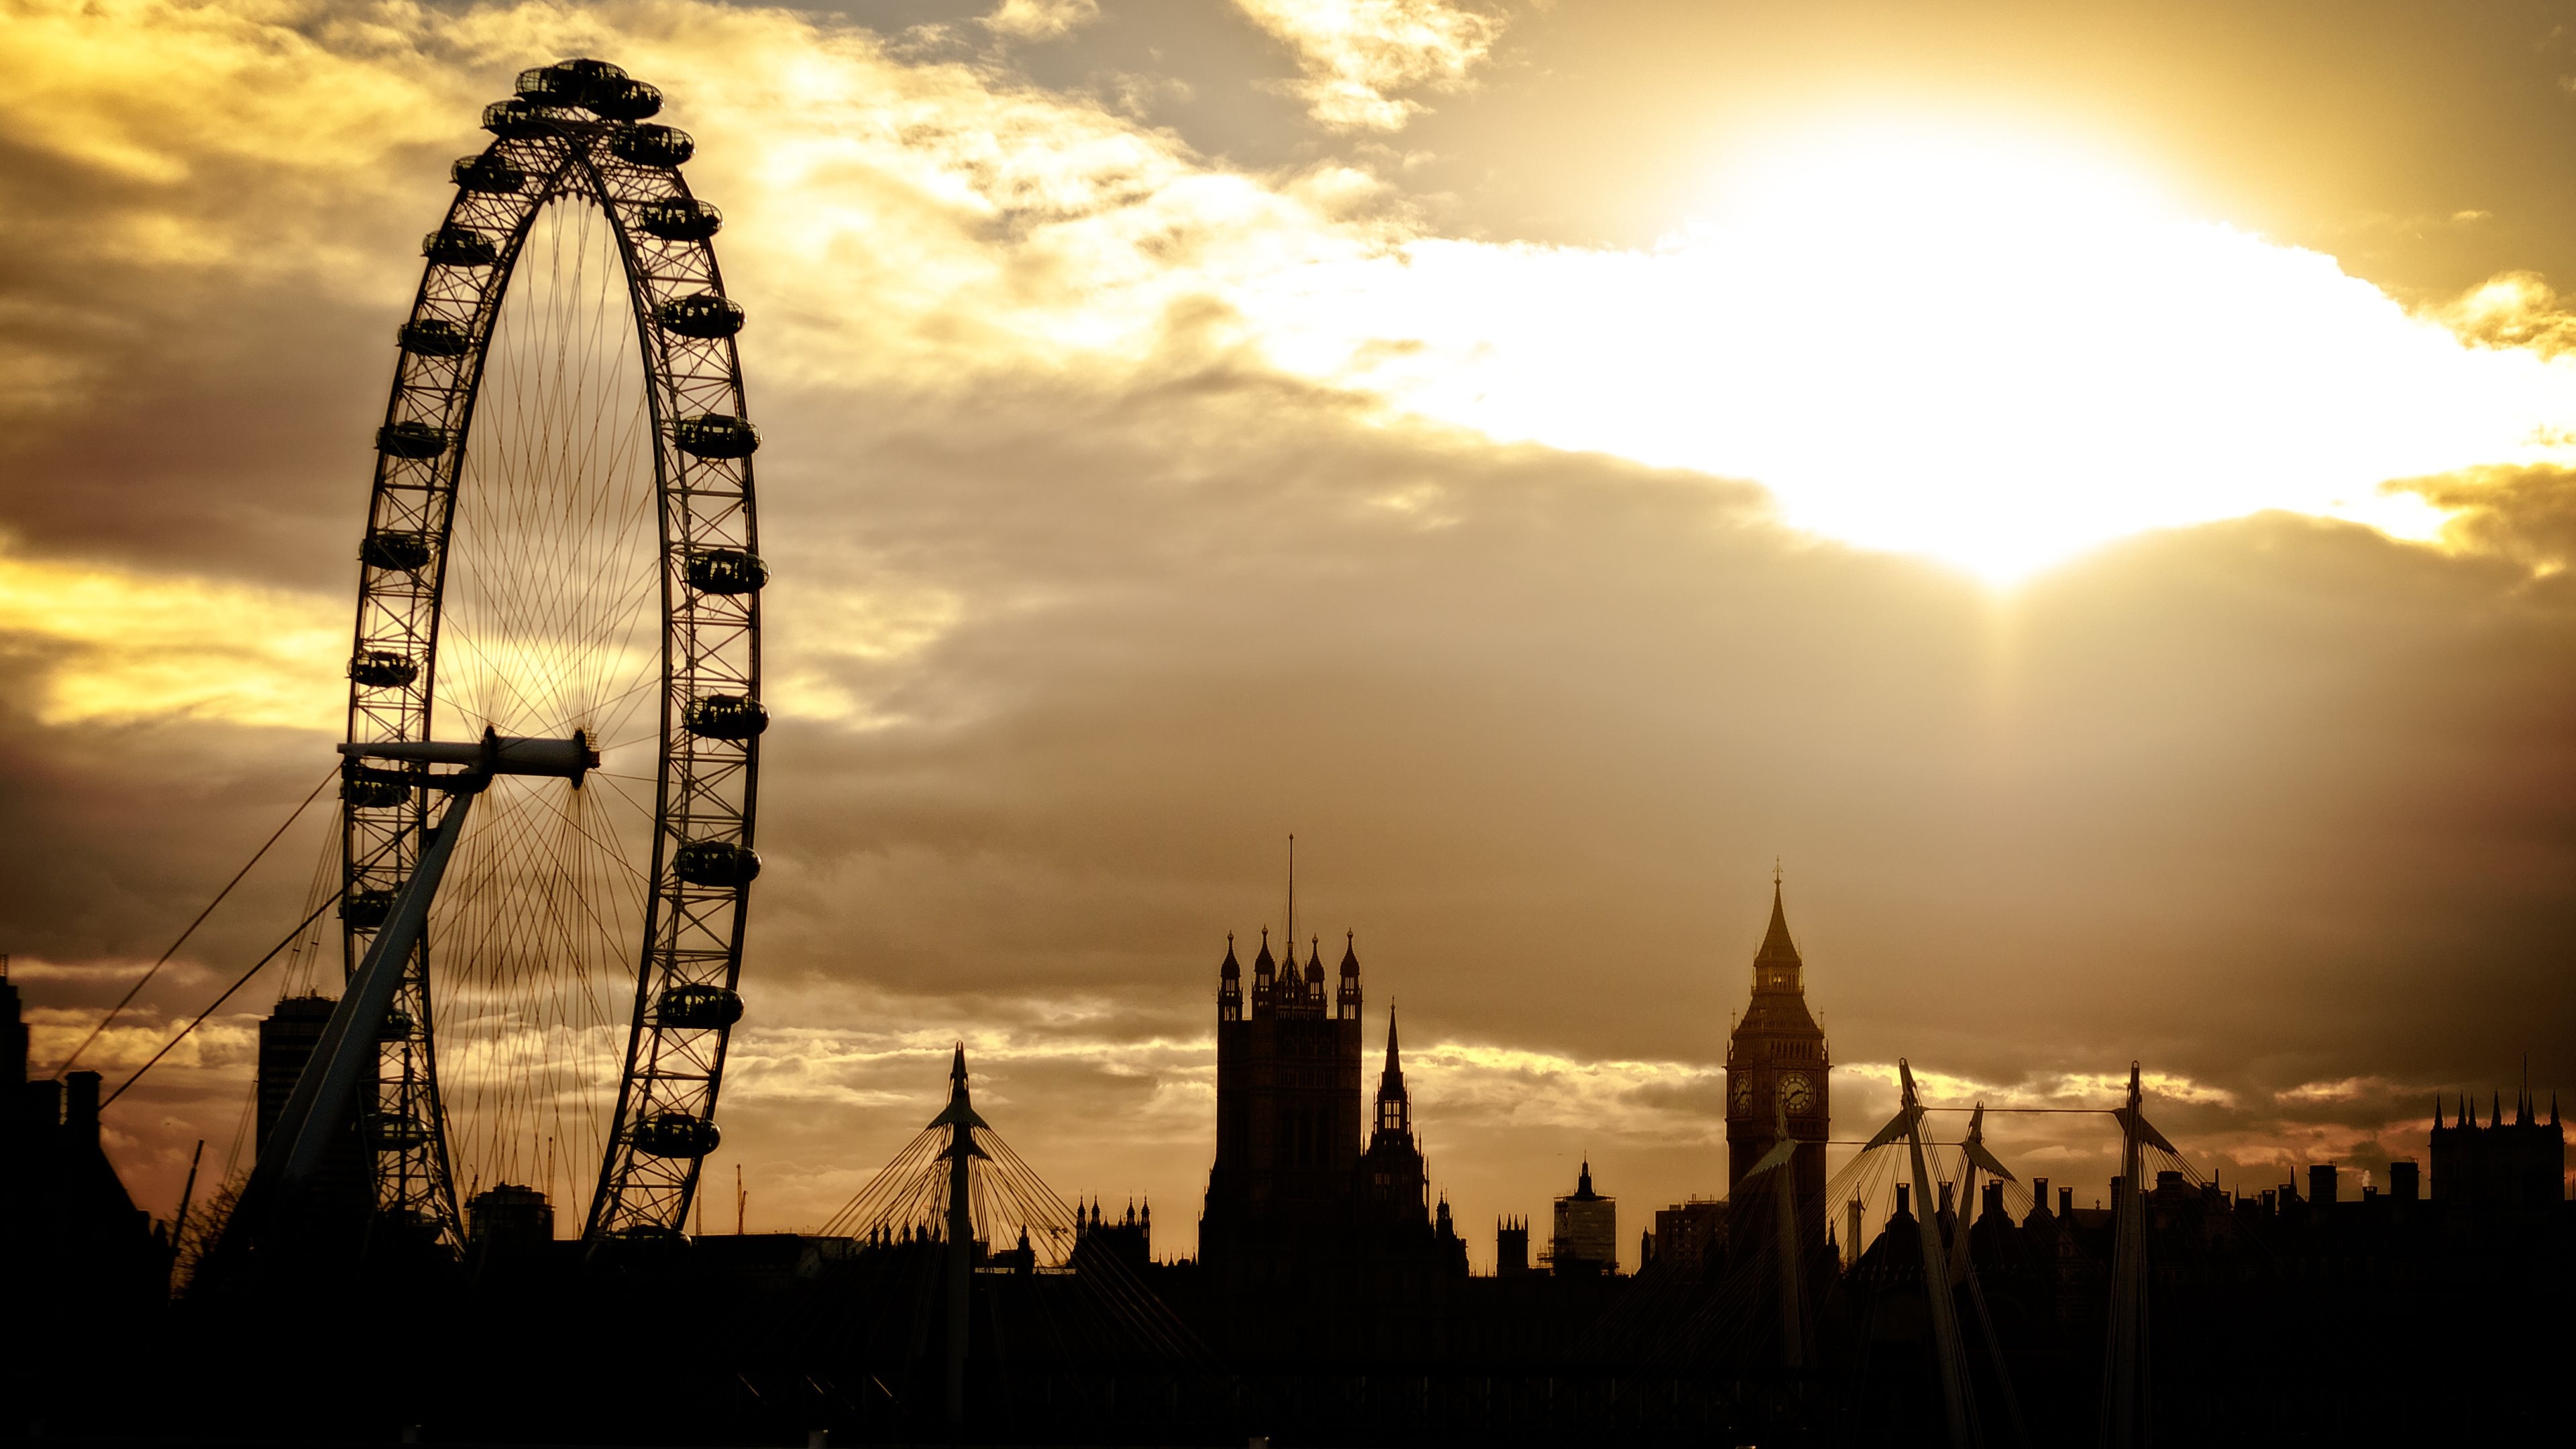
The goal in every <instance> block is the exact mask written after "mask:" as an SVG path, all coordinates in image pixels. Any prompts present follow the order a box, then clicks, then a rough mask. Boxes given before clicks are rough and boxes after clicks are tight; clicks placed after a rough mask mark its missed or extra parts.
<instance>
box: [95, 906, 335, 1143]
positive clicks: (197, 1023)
mask: <svg viewBox="0 0 2576 1449" xmlns="http://www.w3.org/2000/svg"><path fill="white" fill-rule="evenodd" d="M340 895H341V893H340V892H339V891H333V892H332V893H331V898H330V899H329V900H326V901H324V902H323V903H322V904H320V905H318V906H315V907H314V908H313V914H312V915H309V916H306V917H305V918H304V919H303V920H300V921H298V922H296V923H295V929H294V930H292V931H289V932H287V933H286V937H285V939H284V940H281V941H279V942H278V943H277V944H276V945H274V946H271V947H269V948H268V954H267V955H265V956H262V957H260V958H259V960H258V961H256V962H254V963H252V965H251V968H250V969H249V970H248V971H245V972H243V973H242V974H241V976H240V977H239V978H238V979H236V980H235V981H234V982H233V984H232V985H230V986H227V987H225V988H224V994H223V995H221V996H218V997H216V998H215V999H214V1001H213V1002H212V1003H210V1004H209V1005H208V1006H207V1007H206V1009H205V1010H204V1011H201V1012H199V1013H197V1019H196V1020H194V1021H192V1022H189V1023H188V1024H187V1025H186V1026H184V1027H182V1028H180V1029H179V1034H178V1035H177V1036H174V1037H172V1038H170V1039H169V1040H168V1041H166V1042H164V1043H162V1044H161V1050H159V1051H157V1052H154V1053H153V1054H152V1060H150V1061H148V1062H145V1063H144V1064H143V1065H141V1066H139V1067H136V1068H135V1069H134V1075H133V1076H130V1077H128V1078H126V1079H125V1080H124V1082H123V1083H121V1084H120V1085H119V1086H118V1087H117V1089H116V1090H115V1091H113V1092H110V1093H108V1094H107V1096H106V1098H105V1099H104V1100H102V1101H101V1102H100V1103H99V1104H98V1105H99V1106H100V1107H102V1108H104V1107H106V1106H108V1105H110V1104H111V1103H113V1102H115V1100H116V1099H117V1098H119V1097H122V1096H124V1095H125V1089H126V1088H127V1087H131V1086H133V1085H134V1084H135V1083H136V1082H139V1081H142V1080H143V1074H144V1073H145V1072H148V1071H150V1070H152V1069H153V1068H154V1067H155V1066H158V1065H159V1064H160V1062H161V1059H162V1058H163V1057H166V1056H168V1055H169V1054H170V1049H171V1048H172V1047H175V1046H177V1045H178V1044H179V1043H181V1042H183V1041H186V1040H187V1039H188V1033H190V1032H192V1031H195V1030H196V1029H197V1028H198V1027H201V1026H203V1025H205V1024H206V1018H207V1017H210V1016H212V1015H214V1014H215V1009H216V1008H217V1007H220V1006H222V1005H223V1004H224V1003H225V1002H227V1001H230V1000H232V997H233V993H234V992H236V991H239V990H241V989H242V988H243V987H245V986H248V985H249V984H250V979H251V978H252V977H254V976H257V975H258V974H259V973H260V969H261V968H262V967H264V966H266V965H267V964H268V963H269V962H271V961H274V960H276V959H277V953H278V952H280V951H283V950H285V949H286V948H287V947H288V946H291V945H293V944H294V943H295V942H296V941H297V940H298V939H299V938H301V937H302V936H303V935H304V928H305V927H307V926H309V925H312V924H313V923H314V922H315V921H317V920H319V919H321V917H322V913H323V912H324V911H327V910H329V909H331V907H332V906H334V905H336V904H338V902H339V900H340Z"/></svg>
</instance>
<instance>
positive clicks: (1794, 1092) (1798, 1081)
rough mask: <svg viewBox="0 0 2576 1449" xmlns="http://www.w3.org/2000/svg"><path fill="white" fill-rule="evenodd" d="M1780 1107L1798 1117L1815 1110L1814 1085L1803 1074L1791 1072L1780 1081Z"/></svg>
mask: <svg viewBox="0 0 2576 1449" xmlns="http://www.w3.org/2000/svg"><path fill="white" fill-rule="evenodd" d="M1780 1105H1781V1106H1783V1107H1786V1108H1788V1109H1789V1110H1790V1112H1792V1113H1794V1114H1797V1115H1800V1116H1803V1115H1805V1114H1806V1113H1809V1112H1812V1111H1814V1110H1816V1084H1815V1083H1813V1082H1810V1081H1808V1080H1807V1077H1806V1074H1805V1073H1803V1072H1791V1073H1790V1074H1789V1075H1787V1076H1786V1077H1783V1078H1781V1079H1780Z"/></svg>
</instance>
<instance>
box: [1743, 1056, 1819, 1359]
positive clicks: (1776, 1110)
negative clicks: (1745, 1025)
mask: <svg viewBox="0 0 2576 1449" xmlns="http://www.w3.org/2000/svg"><path fill="white" fill-rule="evenodd" d="M1771 1110H1772V1114H1773V1121H1774V1122H1775V1123H1776V1124H1777V1127H1776V1130H1777V1132H1778V1134H1779V1135H1778V1136H1777V1138H1775V1139H1774V1140H1773V1142H1772V1144H1771V1150H1770V1151H1768V1152H1766V1153H1764V1154H1762V1160H1761V1161H1760V1162H1757V1163H1755V1164H1753V1167H1752V1170H1751V1171H1749V1172H1747V1173H1745V1174H1744V1181H1746V1182H1751V1181H1752V1180H1753V1179H1755V1178H1757V1177H1760V1176H1761V1175H1763V1174H1764V1173H1766V1172H1776V1173H1778V1174H1779V1175H1780V1176H1779V1180H1778V1181H1776V1182H1774V1183H1773V1184H1772V1185H1771V1197H1772V1200H1773V1201H1774V1202H1776V1203H1777V1204H1778V1205H1779V1211H1778V1213H1777V1215H1776V1221H1777V1223H1778V1232H1779V1236H1778V1237H1777V1239H1776V1240H1775V1241H1777V1242H1778V1243H1779V1245H1780V1248H1779V1251H1780V1367H1782V1368H1784V1369H1786V1370H1788V1371H1789V1372H1790V1373H1791V1374H1796V1373H1798V1372H1800V1371H1801V1370H1803V1369H1804V1368H1805V1367H1806V1358H1807V1353H1806V1350H1807V1332H1806V1325H1805V1321H1804V1317H1803V1314H1802V1311H1801V1310H1802V1309H1803V1307H1804V1304H1803V1301H1802V1300H1803V1296H1804V1289H1803V1284H1802V1275H1803V1273H1804V1272H1805V1268H1806V1264H1805V1262H1804V1261H1803V1260H1804V1258H1805V1256H1806V1245H1805V1244H1804V1243H1802V1242H1800V1241H1799V1237H1798V1203H1797V1191H1798V1175H1797V1173H1796V1172H1794V1171H1792V1170H1791V1165H1792V1164H1793V1163H1795V1162H1796V1161H1797V1157H1798V1142H1797V1139H1795V1138H1793V1137H1791V1136H1790V1135H1789V1107H1788V1104H1787V1103H1786V1102H1785V1101H1783V1100H1782V1099H1781V1097H1780V1094H1779V1093H1777V1092H1774V1093H1772V1094H1771Z"/></svg>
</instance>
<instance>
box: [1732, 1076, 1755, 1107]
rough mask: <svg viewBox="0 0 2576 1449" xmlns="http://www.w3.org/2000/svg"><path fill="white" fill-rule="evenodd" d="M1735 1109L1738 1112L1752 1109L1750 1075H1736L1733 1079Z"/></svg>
mask: <svg viewBox="0 0 2576 1449" xmlns="http://www.w3.org/2000/svg"><path fill="white" fill-rule="evenodd" d="M1735 1110H1736V1111H1738V1112H1750V1111H1752V1110H1753V1079H1752V1078H1751V1077H1748V1076H1743V1075H1738V1076H1737V1077H1736V1079H1735Z"/></svg>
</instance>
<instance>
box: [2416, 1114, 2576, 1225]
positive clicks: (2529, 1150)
mask: <svg viewBox="0 0 2576 1449" xmlns="http://www.w3.org/2000/svg"><path fill="white" fill-rule="evenodd" d="M2538 1108H2539V1102H2538V1101H2537V1099H2535V1098H2534V1097H2533V1095H2532V1092H2531V1088H2530V1087H2529V1086H2528V1085H2526V1086H2525V1087H2524V1088H2523V1089H2522V1091H2520V1092H2519V1093H2517V1094H2515V1097H2514V1110H2513V1120H2512V1121H2510V1122H2508V1121H2506V1120H2505V1112H2504V1095H2503V1094H2502V1093H2497V1094H2495V1095H2494V1096H2492V1097H2490V1098H2489V1099H2488V1111H2487V1120H2486V1124H2485V1125H2484V1126H2480V1125H2479V1123H2478V1112H2477V1105H2476V1104H2475V1103H2473V1102H2471V1101H2470V1100H2469V1097H2468V1094H2467V1093H2465V1092H2463V1093H2461V1094H2460V1111H2459V1116H2458V1118H2457V1120H2455V1121H2453V1122H2452V1123H2451V1124H2450V1125H2449V1126H2447V1127H2446V1126H2444V1125H2442V1104H2441V1102H2440V1101H2438V1100H2436V1101H2435V1102H2434V1103H2433V1144H2432V1158H2433V1197H2434V1200H2435V1201H2437V1202H2449V1203H2459V1204H2463V1205H2467V1206H2475V1207H2488V1208H2550V1207H2555V1206H2557V1205H2558V1204H2559V1203H2561V1202H2564V1201H2566V1198H2567V1129H2566V1128H2564V1127H2562V1126H2560V1125H2559V1121H2558V1099H2557V1097H2556V1096H2554V1095H2553V1096H2552V1097H2551V1098H2550V1099H2549V1119H2548V1120H2547V1121H2545V1122H2544V1121H2542V1120H2540V1116H2539V1111H2538Z"/></svg>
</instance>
